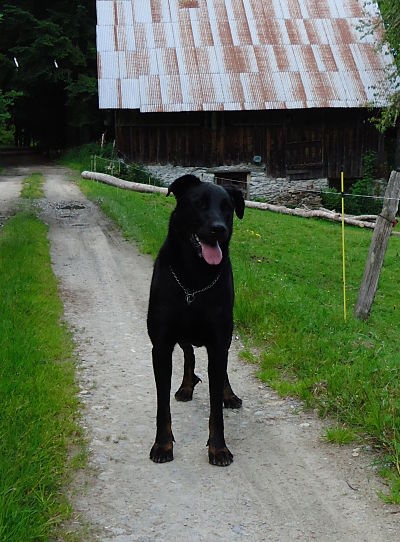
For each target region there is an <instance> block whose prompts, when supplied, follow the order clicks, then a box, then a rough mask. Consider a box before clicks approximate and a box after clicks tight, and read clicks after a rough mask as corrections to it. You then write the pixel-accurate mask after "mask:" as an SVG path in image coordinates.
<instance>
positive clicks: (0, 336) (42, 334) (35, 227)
mask: <svg viewBox="0 0 400 542" xmlns="http://www.w3.org/2000/svg"><path fill="white" fill-rule="evenodd" d="M46 233H47V229H46V226H45V225H44V224H43V223H42V222H41V221H40V220H38V219H37V218H36V217H35V216H34V215H32V214H29V213H20V214H18V215H16V216H15V217H13V218H11V219H10V220H9V221H8V222H7V223H6V225H5V227H4V228H3V229H2V231H1V234H0V359H1V364H0V412H1V416H0V540H2V542H8V541H9V542H15V541H30V540H32V541H37V540H49V539H50V534H51V533H52V534H54V532H55V531H56V530H57V526H58V525H59V524H60V522H62V521H63V520H64V519H65V518H66V517H67V516H68V514H69V513H70V510H69V505H68V503H67V500H66V498H65V497H64V496H63V487H64V485H65V483H66V480H67V475H68V472H69V468H70V467H71V464H72V462H73V458H72V457H71V448H70V445H71V444H72V443H73V442H75V443H77V442H78V439H79V436H80V430H79V427H78V424H77V415H78V404H77V399H76V391H77V390H76V385H75V383H74V362H73V359H72V352H73V344H72V340H71V337H70V335H69V334H68V332H67V330H66V328H65V327H64V326H63V325H61V324H60V318H61V316H62V305H61V302H60V300H59V297H58V293H57V283H56V280H55V278H54V275H53V273H52V270H51V267H50V257H49V245H48V241H47V238H46ZM78 448H79V450H80V447H78ZM78 448H77V450H78ZM63 539H64V538H63Z"/></svg>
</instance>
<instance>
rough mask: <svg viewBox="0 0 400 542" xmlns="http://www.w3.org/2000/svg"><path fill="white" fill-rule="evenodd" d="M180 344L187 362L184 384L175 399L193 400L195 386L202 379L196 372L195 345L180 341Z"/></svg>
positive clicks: (184, 371)
mask: <svg viewBox="0 0 400 542" xmlns="http://www.w3.org/2000/svg"><path fill="white" fill-rule="evenodd" d="M179 346H180V347H181V348H182V350H183V356H184V360H185V364H184V369H183V380H182V384H181V385H180V387H179V389H178V391H177V392H176V393H175V399H176V400H177V401H191V400H192V397H193V390H194V387H195V386H196V384H198V383H199V382H201V379H200V378H199V377H198V376H197V375H196V374H194V366H195V356H194V350H193V346H192V345H191V344H189V343H179Z"/></svg>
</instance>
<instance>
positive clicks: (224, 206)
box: [221, 200, 233, 214]
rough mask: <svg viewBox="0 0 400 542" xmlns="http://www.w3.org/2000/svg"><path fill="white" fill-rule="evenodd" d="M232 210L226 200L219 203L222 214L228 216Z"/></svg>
mask: <svg viewBox="0 0 400 542" xmlns="http://www.w3.org/2000/svg"><path fill="white" fill-rule="evenodd" d="M232 210H233V208H232V204H231V202H230V201H228V200H223V201H222V202H221V211H222V212H223V213H224V214H229V213H231V212H232Z"/></svg>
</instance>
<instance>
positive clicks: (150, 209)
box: [80, 181, 400, 503]
mask: <svg viewBox="0 0 400 542" xmlns="http://www.w3.org/2000/svg"><path fill="white" fill-rule="evenodd" d="M80 186H81V187H82V189H83V190H84V192H85V193H86V194H87V195H88V196H89V197H90V198H92V199H94V200H95V201H97V202H99V203H100V205H101V207H102V208H103V210H104V211H105V212H106V213H107V214H109V215H110V216H111V217H112V218H113V219H114V220H115V221H116V222H117V223H118V224H119V225H120V227H121V228H122V230H123V232H124V234H125V235H126V236H127V237H128V238H130V239H135V240H136V241H137V242H138V243H139V245H140V246H141V248H142V250H143V251H145V252H147V253H149V254H152V255H153V256H155V254H156V253H157V251H158V248H159V247H160V245H161V243H162V241H163V239H164V237H165V234H166V231H167V223H168V217H169V214H170V212H171V210H172V208H173V207H174V200H173V198H168V199H167V198H166V197H165V196H160V195H148V194H138V193H132V192H127V191H122V190H119V189H116V188H112V187H109V186H105V185H102V184H100V183H95V182H93V181H81V182H80ZM370 241H371V232H370V231H365V230H362V229H356V228H352V227H346V274H347V288H346V291H347V308H348V313H347V321H346V322H345V321H344V318H343V285H342V254H341V229H340V225H338V224H336V223H329V222H323V221H318V220H310V219H308V220H307V219H301V218H298V217H292V216H285V215H279V214H276V213H269V212H261V211H256V210H252V209H247V210H246V213H245V217H244V219H243V221H239V220H235V232H234V236H233V240H232V246H231V254H232V263H233V269H234V275H235V290H236V301H235V325H236V327H237V330H238V331H239V333H240V334H241V336H242V338H243V340H244V342H245V345H246V348H245V350H244V352H243V357H244V358H245V359H247V360H251V361H253V362H258V363H259V367H260V369H259V377H260V378H261V379H262V380H264V381H265V382H267V383H268V384H269V385H270V386H272V387H273V388H275V389H276V390H278V392H279V393H281V394H282V395H293V396H297V397H300V398H301V399H302V400H303V401H304V402H305V404H306V405H307V406H310V407H313V408H317V409H318V411H319V412H320V414H321V415H322V416H325V415H330V416H332V417H334V418H336V419H337V421H338V423H339V424H346V426H347V427H349V429H351V431H353V432H358V433H359V434H361V435H363V436H364V437H365V438H367V439H368V440H369V441H370V442H371V443H372V444H373V445H374V446H375V447H376V448H377V449H378V450H379V451H381V452H383V453H384V454H385V461H386V462H389V463H390V465H392V469H391V470H390V472H391V473H392V477H391V478H392V479H391V481H390V484H391V488H392V489H391V493H390V496H389V497H388V498H389V499H390V498H392V500H393V501H394V502H398V503H400V498H399V494H400V490H399V488H400V470H399V461H398V457H399V452H400V436H399V435H400V346H399V345H400V343H399V339H398V335H399V329H400V292H399V288H398V267H399V266H398V262H399V256H400V239H398V238H396V237H392V238H391V240H390V243H389V248H388V251H387V254H386V258H385V265H384V269H383V271H382V274H381V279H380V283H379V289H378V292H377V295H376V299H375V303H374V305H373V308H372V314H371V317H370V318H369V320H368V321H366V322H365V321H360V320H355V319H354V318H353V314H352V313H353V307H354V304H355V301H356V297H357V294H358V289H359V286H360V282H361V278H362V274H363V270H364V265H365V261H366V257H367V253H368V249H369V245H370ZM396 484H399V485H398V486H396ZM396 487H397V490H396ZM396 491H397V493H396Z"/></svg>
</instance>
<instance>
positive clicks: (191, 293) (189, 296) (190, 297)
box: [169, 266, 221, 305]
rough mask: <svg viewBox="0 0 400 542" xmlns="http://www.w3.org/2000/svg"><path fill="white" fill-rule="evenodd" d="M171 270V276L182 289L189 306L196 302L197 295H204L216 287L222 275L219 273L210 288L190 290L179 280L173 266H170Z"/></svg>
mask: <svg viewBox="0 0 400 542" xmlns="http://www.w3.org/2000/svg"><path fill="white" fill-rule="evenodd" d="M169 269H170V271H171V274H172V276H173V277H174V279H175V280H176V282H177V284H178V285H179V286H180V287H181V288H182V290H183V292H184V294H185V296H186V303H187V304H188V305H191V303H193V301H194V298H195V296H196V295H197V294H202V293H203V292H206V291H207V290H210V289H211V288H212V287H213V286H215V284H216V283H217V282H218V280H219V278H220V276H221V273H218V275H217V276H216V277H215V279H214V280H213V281H212V282H211V284H209V285H208V286H206V287H205V288H202V289H201V290H189V289H188V288H186V287H185V286H184V285H183V284H182V283H181V281H180V280H179V278H178V277H177V275H176V273H175V271H174V270H173V269H172V266H169Z"/></svg>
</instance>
